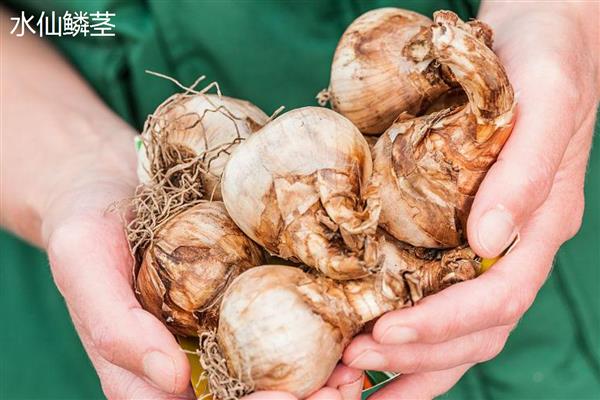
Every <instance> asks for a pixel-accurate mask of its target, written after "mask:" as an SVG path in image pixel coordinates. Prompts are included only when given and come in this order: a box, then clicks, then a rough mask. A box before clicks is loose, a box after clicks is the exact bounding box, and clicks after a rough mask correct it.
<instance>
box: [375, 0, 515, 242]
mask: <svg viewBox="0 0 600 400" xmlns="http://www.w3.org/2000/svg"><path fill="white" fill-rule="evenodd" d="M434 21H435V23H434V24H433V25H432V26H431V28H430V32H429V33H427V32H425V33H424V34H423V33H422V34H421V35H420V36H419V37H416V38H415V41H414V42H413V43H410V44H409V45H408V46H407V51H406V53H407V55H409V56H411V57H414V58H415V60H416V61H419V62H426V61H429V62H437V63H439V64H441V65H442V66H443V67H444V68H447V71H449V73H450V74H451V76H452V78H453V79H455V80H456V82H457V83H458V84H460V85H461V87H462V89H463V90H464V92H465V93H466V95H467V98H468V102H466V103H463V104H460V103H457V101H459V99H460V97H459V96H457V97H455V98H453V99H446V100H445V101H446V103H445V104H448V107H447V108H444V107H443V104H444V102H441V103H440V104H437V105H436V107H433V108H432V110H437V111H433V112H431V113H430V114H426V115H423V116H420V117H417V118H414V117H413V116H412V115H409V114H407V113H404V114H402V115H400V116H399V117H398V118H397V120H396V121H395V122H394V124H393V125H392V126H391V127H390V128H389V129H388V130H387V131H386V132H385V133H384V134H383V135H382V136H381V137H380V139H379V140H378V142H377V144H376V145H375V147H374V151H373V160H374V171H375V172H374V176H375V177H377V178H378V179H380V182H381V184H380V198H381V201H382V211H381V218H380V226H382V227H383V228H384V229H386V230H387V231H388V232H389V233H390V234H391V235H393V236H394V237H395V238H397V239H399V240H402V241H405V242H407V243H410V244H412V245H414V246H422V247H429V248H448V247H455V246H458V245H461V244H463V243H464V242H465V240H466V237H465V227H466V219H467V217H468V214H469V211H470V208H471V204H472V202H473V199H474V196H475V193H476V192H477V189H478V188H479V185H480V183H481V181H482V180H483V178H484V177H485V174H486V173H487V171H488V169H489V168H490V166H491V165H492V164H493V163H494V162H495V160H496V158H497V156H498V153H499V152H500V150H501V149H502V146H503V145H504V143H505V142H506V140H507V138H508V137H509V135H510V132H511V130H512V126H513V121H514V110H515V100H514V94H513V90H512V87H511V85H510V83H509V81H508V77H507V75H506V72H505V71H504V68H503V67H502V65H501V63H500V61H499V60H498V58H497V56H496V55H495V54H494V53H493V52H492V50H491V49H489V47H488V46H487V45H486V43H485V42H484V39H485V40H486V41H487V42H488V43H491V37H490V36H489V35H491V33H490V32H491V31H489V28H488V29H485V28H484V25H482V24H481V23H478V24H476V25H475V24H473V23H471V24H465V23H464V22H462V21H460V20H459V19H458V17H456V15H455V14H453V13H450V12H439V13H436V14H435V16H434ZM475 28H477V29H475ZM473 32H475V33H478V34H479V35H480V36H475V35H474V34H473ZM484 33H485V34H484Z"/></svg>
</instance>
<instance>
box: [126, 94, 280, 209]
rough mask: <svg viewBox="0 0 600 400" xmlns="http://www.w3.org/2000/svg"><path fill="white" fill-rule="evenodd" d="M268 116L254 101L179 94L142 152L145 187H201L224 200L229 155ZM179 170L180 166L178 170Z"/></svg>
mask: <svg viewBox="0 0 600 400" xmlns="http://www.w3.org/2000/svg"><path fill="white" fill-rule="evenodd" d="M267 121H268V117H267V115H266V114H265V113H263V112H262V111H261V110H260V109H259V108H258V107H256V106H254V105H253V104H251V103H250V102H247V101H244V100H238V99H234V98H231V97H225V96H220V95H214V94H202V93H179V94H175V95H173V96H171V97H170V98H169V99H167V100H166V101H165V102H164V103H163V104H161V105H160V106H159V107H158V108H157V109H156V111H155V112H154V114H152V115H150V116H149V117H148V120H147V121H146V125H145V128H144V132H143V133H142V138H141V139H142V146H141V147H140V149H139V151H138V168H137V172H138V177H139V180H140V182H141V183H145V184H147V183H160V184H165V181H169V182H168V184H171V185H174V186H177V185H178V181H177V180H178V179H187V180H188V181H191V183H193V184H195V185H197V187H198V189H199V191H201V192H202V193H203V194H204V196H205V197H206V198H210V199H215V200H220V199H221V190H220V184H219V182H220V179H221V174H222V173H223V168H224V167H225V164H226V163H227V159H228V157H229V154H230V153H231V152H232V151H233V150H234V149H235V147H236V146H238V145H239V143H241V142H242V141H243V140H244V139H246V138H247V137H248V136H249V135H250V134H251V133H252V132H254V131H256V130H258V129H260V128H261V127H262V126H263V125H264V124H266V123H267ZM174 167H175V168H174Z"/></svg>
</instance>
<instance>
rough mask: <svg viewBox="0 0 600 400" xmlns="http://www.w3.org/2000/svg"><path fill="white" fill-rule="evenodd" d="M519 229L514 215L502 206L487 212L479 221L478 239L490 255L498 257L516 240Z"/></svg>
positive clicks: (488, 255)
mask: <svg viewBox="0 0 600 400" xmlns="http://www.w3.org/2000/svg"><path fill="white" fill-rule="evenodd" d="M516 234H517V229H516V227H515V223H514V221H513V217H512V215H511V214H510V213H509V212H508V210H506V208H504V207H503V206H502V205H500V204H499V205H497V206H496V207H495V208H492V209H491V210H489V211H487V212H486V213H485V214H483V216H482V217H481V219H480V220H479V227H478V229H477V239H478V241H479V244H480V245H481V247H482V248H483V250H485V251H486V252H487V253H488V254H486V256H487V257H496V256H498V255H500V253H502V251H504V250H505V249H506V248H507V247H508V246H509V245H510V244H511V243H512V241H513V240H514V238H515V236H516Z"/></svg>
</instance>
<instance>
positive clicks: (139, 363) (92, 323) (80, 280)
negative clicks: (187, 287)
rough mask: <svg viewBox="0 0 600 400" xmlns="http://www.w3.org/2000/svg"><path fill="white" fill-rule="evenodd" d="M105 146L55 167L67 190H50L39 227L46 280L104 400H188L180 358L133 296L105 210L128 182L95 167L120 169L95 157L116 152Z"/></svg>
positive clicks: (119, 233) (112, 216)
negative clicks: (66, 315) (49, 271)
mask: <svg viewBox="0 0 600 400" xmlns="http://www.w3.org/2000/svg"><path fill="white" fill-rule="evenodd" d="M128 133H129V132H125V133H123V139H125V142H126V143H127V144H128V145H129V147H131V149H133V146H132V142H129V141H127V139H131V138H130V137H129V135H127V134H128ZM106 147H107V149H106V150H107V151H106V152H103V151H102V149H101V148H100V149H99V148H98V147H94V148H93V152H94V154H93V155H90V156H86V155H82V156H79V157H76V158H77V160H73V161H71V162H69V165H67V166H65V167H63V168H61V174H62V175H63V177H64V179H63V180H62V181H63V182H68V184H64V185H63V184H58V185H57V186H56V189H55V190H54V191H53V192H52V194H51V197H50V199H49V201H48V204H47V207H46V209H47V210H49V212H48V213H46V214H45V215H44V217H43V221H42V223H43V225H42V228H43V231H44V234H45V236H46V241H47V250H48V255H49V259H50V264H51V267H52V273H53V276H54V279H55V281H56V284H57V286H58V288H59V290H60V292H61V293H62V295H63V296H64V298H65V301H66V303H67V306H68V309H69V312H70V314H71V317H72V319H73V323H74V325H75V328H76V329H77V332H78V333H79V336H80V338H81V341H82V343H83V346H84V347H85V349H86V351H87V353H88V355H89V357H90V359H91V360H92V363H93V365H94V367H95V369H96V371H97V372H98V375H99V377H100V381H101V383H102V389H103V390H104V393H105V394H106V396H107V397H108V398H109V399H136V398H139V399H150V398H151V399H166V398H176V397H177V398H178V397H185V398H192V396H193V393H192V391H191V388H190V386H189V379H190V378H189V364H188V361H187V359H186V356H185V354H184V353H183V352H182V351H181V349H180V348H179V345H178V344H177V342H176V341H175V338H174V337H173V335H171V333H169V331H168V330H167V329H166V328H165V327H164V326H163V325H162V324H161V323H160V322H159V321H158V320H157V319H156V318H155V317H153V316H152V315H151V314H150V313H148V312H146V311H144V310H143V309H142V308H141V307H140V305H139V304H138V302H137V300H136V298H135V296H134V293H133V290H132V285H131V278H132V259H131V256H130V253H129V249H128V245H127V240H126V238H125V235H124V230H123V224H122V222H121V221H120V219H119V217H118V215H117V214H116V213H114V212H113V213H111V212H107V209H108V208H109V206H110V205H111V204H112V203H113V202H115V201H119V200H122V199H125V198H128V197H131V195H132V193H133V185H132V183H131V182H134V181H135V177H130V176H127V174H126V173H125V174H124V173H121V172H120V171H115V170H110V167H103V166H110V165H111V164H112V165H117V164H122V161H120V160H118V158H119V155H113V158H114V159H111V158H110V157H109V158H108V159H107V158H106V157H102V154H103V153H109V152H115V153H117V152H116V151H115V149H114V148H111V146H109V145H107V146H106ZM117 154H119V153H117ZM120 154H121V155H122V156H126V157H130V158H132V159H133V157H134V155H133V154H132V152H128V151H123V152H122V153H120ZM121 158H123V157H121ZM126 165H129V163H126ZM130 167H131V171H134V170H135V169H134V166H133V165H131V166H130ZM107 169H108V170H107ZM113 169H114V168H113ZM61 186H64V188H65V189H64V190H62V189H60V188H61Z"/></svg>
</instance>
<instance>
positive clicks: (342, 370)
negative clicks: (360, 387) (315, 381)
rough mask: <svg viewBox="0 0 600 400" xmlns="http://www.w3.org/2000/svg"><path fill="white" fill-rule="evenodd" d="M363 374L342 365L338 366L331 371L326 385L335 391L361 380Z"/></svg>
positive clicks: (360, 371)
mask: <svg viewBox="0 0 600 400" xmlns="http://www.w3.org/2000/svg"><path fill="white" fill-rule="evenodd" d="M362 376H363V372H362V370H360V369H356V368H352V367H348V366H347V365H344V364H338V365H337V367H335V370H333V373H332V374H331V376H330V377H329V380H328V381H327V383H326V385H327V386H329V387H332V388H335V389H338V388H339V387H340V386H343V385H347V384H352V383H354V382H356V380H357V379H362Z"/></svg>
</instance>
